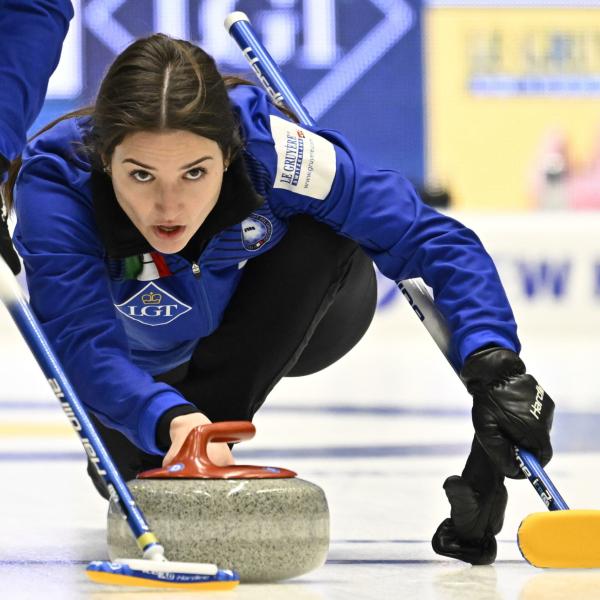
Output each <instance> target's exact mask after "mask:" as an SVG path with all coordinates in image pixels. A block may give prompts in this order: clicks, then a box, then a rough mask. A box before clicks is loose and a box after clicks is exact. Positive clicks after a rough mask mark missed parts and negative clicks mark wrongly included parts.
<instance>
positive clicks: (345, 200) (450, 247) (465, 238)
mask: <svg viewBox="0 0 600 600" xmlns="http://www.w3.org/2000/svg"><path fill="white" fill-rule="evenodd" d="M238 101H239V106H240V108H239V110H240V114H241V119H242V123H243V127H244V132H245V135H246V137H247V149H248V150H249V152H250V153H251V154H252V156H254V158H255V159H256V160H258V161H259V162H260V163H261V164H262V168H263V169H264V170H265V171H266V172H267V173H268V175H269V177H270V180H271V182H272V190H271V192H270V196H269V203H270V205H271V207H272V209H273V210H274V211H275V212H276V213H277V214H279V215H280V216H282V217H287V216H291V215H293V214H297V213H306V214H309V215H312V216H313V217H314V218H316V219H318V220H319V221H322V222H323V223H326V224H328V225H329V226H330V227H331V228H332V229H333V230H335V231H336V232H338V233H340V234H341V235H344V236H346V237H349V238H351V239H353V240H355V241H356V242H358V243H359V244H360V245H361V246H362V247H363V248H364V250H365V251H366V252H367V253H368V254H369V255H370V256H371V257H372V259H373V260H374V262H375V263H376V264H377V266H378V268H379V269H380V271H381V272H382V273H383V274H384V275H385V276H387V277H389V278H390V279H392V280H394V281H396V282H400V281H402V280H405V279H410V278H414V277H421V278H422V279H423V280H424V281H425V283H426V284H427V285H429V286H430V287H431V288H432V290H433V294H434V299H435V303H436V306H437V307H438V308H439V310H440V312H441V313H442V314H443V316H444V318H445V320H446V322H447V323H448V325H449V328H450V331H451V334H452V340H451V348H450V351H451V358H452V362H453V363H454V364H456V365H459V366H460V365H462V364H463V363H464V360H465V359H466V357H467V356H468V355H469V354H471V353H472V352H474V351H475V350H477V349H478V348H481V347H482V346H485V345H487V344H497V345H500V346H503V347H506V348H510V349H512V350H515V351H517V352H518V351H519V350H520V344H519V340H518V337H517V327H516V323H515V320H514V316H513V313H512V309H511V307H510V304H509V302H508V299H507V297H506V294H505V292H504V289H503V287H502V284H501V282H500V278H499V275H498V272H497V270H496V267H495V265H494V262H493V261H492V259H491V257H490V256H489V255H488V254H487V252H486V251H485V249H484V248H483V245H482V244H481V242H480V240H479V238H478V237H477V236H476V235H475V234H474V233H473V231H471V230H470V229H468V228H466V227H465V226H463V225H462V224H461V223H459V222H458V221H456V220H454V219H452V218H450V217H447V216H445V215H443V214H441V213H439V212H437V211H436V210H434V209H432V208H431V207H429V206H427V205H425V204H424V203H423V202H422V201H421V200H420V199H419V197H418V196H417V194H416V193H415V191H414V189H413V187H412V186H411V184H410V183H409V182H408V181H407V180H406V179H404V178H403V177H402V176H400V175H399V174H398V173H396V172H395V171H390V170H377V169H373V168H370V167H367V166H365V165H363V164H361V163H360V162H359V160H358V159H357V158H356V156H355V153H354V151H353V150H352V148H351V147H350V146H349V144H348V143H347V142H346V141H345V140H344V138H343V137H342V136H341V135H339V134H338V133H336V132H333V131H327V130H315V131H312V130H310V129H309V128H305V127H299V126H298V125H296V124H294V123H291V122H289V121H288V120H286V119H284V118H283V115H281V114H280V113H279V112H278V111H277V110H276V109H275V108H274V107H273V105H271V104H270V103H269V102H268V101H267V99H266V97H265V96H264V95H262V94H259V93H257V92H250V91H244V92H240V93H239V98H238Z"/></svg>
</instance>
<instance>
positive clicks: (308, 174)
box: [270, 115, 335, 200]
mask: <svg viewBox="0 0 600 600" xmlns="http://www.w3.org/2000/svg"><path fill="white" fill-rule="evenodd" d="M270 118H271V134H272V135H273V141H274V143H275V150H276V151H277V173H276V175H275V183H274V184H273V187H274V188H279V189H284V190H289V191H290V192H296V193H297V194H302V195H304V196H309V197H310V198H315V199H316V200H324V199H325V198H326V196H327V194H329V190H331V185H332V183H333V178H334V177H335V149H334V147H333V144H332V143H331V142H330V141H328V140H326V139H325V138H322V137H321V136H319V135H317V134H316V133H313V132H312V131H308V130H307V129H304V128H303V127H300V125H297V124H296V123H292V122H290V121H286V120H285V119H282V118H281V117H277V116H275V115H271V117H270Z"/></svg>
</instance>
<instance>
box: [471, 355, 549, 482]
mask: <svg viewBox="0 0 600 600" xmlns="http://www.w3.org/2000/svg"><path fill="white" fill-rule="evenodd" d="M460 376H461V379H462V380H463V381H464V382H465V384H466V385H467V389H468V390H469V392H470V393H471V395H472V396H473V411H472V416H473V425H474V426H475V435H476V437H477V439H478V440H479V442H480V444H481V445H482V447H483V449H484V450H485V451H486V452H487V454H488V456H489V457H490V458H491V459H492V462H493V463H494V464H495V465H496V467H497V468H498V470H499V471H500V472H501V473H502V474H504V475H506V476H507V477H512V478H515V479H518V478H522V477H524V475H523V474H522V473H521V470H520V469H519V466H518V464H517V461H516V460H515V452H514V446H515V445H517V446H520V447H522V448H524V449H525V450H529V451H530V452H532V453H533V454H534V455H535V456H536V457H537V458H538V460H539V461H540V463H541V464H542V466H544V465H546V464H547V463H548V462H549V461H550V459H551V458H552V445H551V443H550V428H551V427H552V417H553V415H554V402H553V401H552V398H550V396H548V394H546V392H545V391H544V390H543V389H542V387H541V386H540V385H539V384H538V382H537V381H536V380H535V378H534V377H532V376H531V375H528V374H527V373H526V372H525V365H524V364H523V361H522V360H521V359H520V358H519V356H518V355H517V354H516V353H515V352H513V351H512V350H507V349H505V348H497V347H493V348H485V349H483V350H479V351H478V352H475V353H474V354H472V355H471V356H469V358H467V360H466V361H465V364H464V367H463V369H462V371H461V373H460Z"/></svg>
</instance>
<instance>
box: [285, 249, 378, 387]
mask: <svg viewBox="0 0 600 600" xmlns="http://www.w3.org/2000/svg"><path fill="white" fill-rule="evenodd" d="M376 308H377V279H376V277H375V270H374V268H373V263H372V261H371V259H370V258H369V257H368V256H367V255H366V254H365V253H364V252H363V251H362V250H360V249H357V250H356V252H355V255H354V256H353V258H352V261H351V264H350V266H349V268H348V271H347V274H346V275H345V277H344V280H343V282H342V285H341V287H340V289H339V291H338V293H337V295H336V296H335V298H334V300H333V302H332V304H331V306H330V307H329V309H328V310H327V312H326V313H325V314H324V315H323V317H322V319H321V320H320V322H319V323H318V325H317V327H316V329H315V331H314V333H313V334H312V336H311V337H310V339H309V340H308V343H307V345H306V347H305V348H304V350H303V351H302V354H301V355H300V357H299V358H298V360H297V361H296V363H295V364H294V365H293V367H292V368H291V369H290V371H289V372H288V373H287V376H288V377H301V376H305V375H310V374H312V373H316V372H318V371H321V370H323V369H325V368H326V367H328V366H330V365H332V364H333V363H334V362H336V361H337V360H339V359H340V358H342V357H343V356H345V355H346V354H347V353H348V352H350V350H352V348H354V347H355V346H356V344H358V342H359V341H360V340H361V339H362V337H363V336H364V334H365V333H366V332H367V330H368V329H369V326H370V325H371V322H372V320H373V317H374V315H375V310H376Z"/></svg>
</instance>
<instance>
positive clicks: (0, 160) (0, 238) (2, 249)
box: [0, 155, 21, 275]
mask: <svg viewBox="0 0 600 600" xmlns="http://www.w3.org/2000/svg"><path fill="white" fill-rule="evenodd" d="M8 167H9V162H8V161H7V160H6V159H5V158H4V157H3V156H2V155H0V181H2V178H3V175H4V173H5V172H6V171H8ZM0 256H2V258H3V259H4V260H5V261H6V264H7V265H8V266H9V267H10V269H11V271H12V272H13V273H14V274H15V275H16V274H17V273H18V272H19V271H20V270H21V263H20V261H19V257H18V256H17V253H16V252H15V249H14V247H13V245H12V241H11V239H10V234H9V233H8V223H7V217H6V216H5V215H4V205H3V203H2V196H1V195H0Z"/></svg>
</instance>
